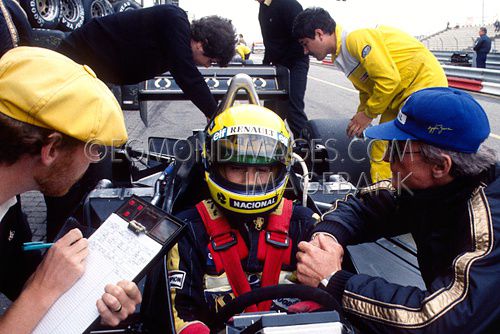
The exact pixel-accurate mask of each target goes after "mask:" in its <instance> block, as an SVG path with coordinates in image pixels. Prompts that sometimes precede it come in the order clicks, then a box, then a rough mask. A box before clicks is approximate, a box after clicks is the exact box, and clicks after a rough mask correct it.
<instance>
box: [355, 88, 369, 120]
mask: <svg viewBox="0 0 500 334" xmlns="http://www.w3.org/2000/svg"><path fill="white" fill-rule="evenodd" d="M369 97H370V96H369V95H368V93H367V92H364V91H361V90H360V91H359V106H358V112H364V113H366V102H367V101H368V98H369ZM368 116H369V115H368ZM370 117H371V116H370Z"/></svg>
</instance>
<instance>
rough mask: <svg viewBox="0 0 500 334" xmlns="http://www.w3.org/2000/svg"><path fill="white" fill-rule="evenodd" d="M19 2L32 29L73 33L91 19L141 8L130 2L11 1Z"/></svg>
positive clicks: (108, 0) (84, 0) (85, 0)
mask: <svg viewBox="0 0 500 334" xmlns="http://www.w3.org/2000/svg"><path fill="white" fill-rule="evenodd" d="M10 1H18V2H19V4H20V5H21V7H22V8H23V9H24V11H25V12H26V16H27V18H28V21H29V23H30V25H31V27H32V28H35V29H50V30H60V31H64V32H68V31H73V30H75V29H78V28H80V27H81V26H82V25H83V24H85V23H86V22H88V21H90V20H91V19H93V18H94V17H102V16H106V15H109V14H113V13H118V12H123V11H126V10H131V9H137V8H141V6H140V5H139V4H138V3H136V2H135V1H133V0H111V1H110V0H10Z"/></svg>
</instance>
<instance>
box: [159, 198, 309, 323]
mask: <svg viewBox="0 0 500 334" xmlns="http://www.w3.org/2000/svg"><path fill="white" fill-rule="evenodd" d="M233 215H234V216H233V217H232V216H231V215H229V214H227V213H226V214H225V216H226V218H227V220H228V222H229V223H230V224H234V226H235V227H236V228H238V229H239V231H240V233H241V236H242V237H243V239H244V240H245V241H246V244H247V247H248V252H249V255H248V257H247V258H246V259H244V260H243V261H242V266H243V270H244V271H245V272H246V274H247V278H248V281H249V283H250V286H251V287H252V288H256V287H259V286H260V275H261V273H262V270H263V263H261V262H259V261H258V260H257V249H258V242H259V235H260V233H261V232H260V230H261V229H262V228H265V224H266V223H267V217H265V220H262V219H259V218H258V217H256V216H250V215H242V214H240V215H236V214H233ZM312 215H313V212H312V211H311V210H310V209H308V208H304V207H301V206H294V207H293V213H292V217H291V219H290V227H289V237H290V238H291V244H292V251H291V256H290V263H289V265H286V264H284V265H283V266H282V270H281V273H280V283H281V284H283V283H293V282H294V281H295V275H294V273H293V272H294V271H295V270H296V267H297V261H296V258H295V254H296V253H297V245H298V243H299V242H301V241H304V240H308V239H307V237H308V236H309V235H310V233H311V230H312V227H313V225H314V223H315V222H316V220H315V219H314V218H313V217H312ZM177 217H178V218H179V219H182V220H184V221H185V222H186V223H187V226H186V227H187V230H188V232H187V233H186V235H185V236H184V237H182V238H181V239H180V240H179V242H178V243H177V244H176V245H175V246H174V248H172V250H171V251H170V252H169V255H168V262H167V267H168V270H169V280H170V288H171V296H172V303H173V313H174V321H175V328H176V331H177V332H179V331H181V330H182V329H183V328H185V327H186V326H187V325H189V324H190V323H192V322H193V321H197V320H198V321H202V322H204V323H206V324H210V322H211V321H212V320H213V317H214V315H215V313H216V312H217V310H218V309H219V308H221V307H222V306H224V305H225V304H226V303H227V302H228V301H230V300H231V299H232V298H234V295H233V294H232V290H231V287H230V286H229V283H228V280H227V276H226V274H225V273H217V271H216V269H215V263H214V261H213V260H212V256H211V254H210V252H209V250H208V243H209V236H208V234H207V232H206V230H205V226H204V224H203V221H202V219H201V217H200V215H199V213H198V211H197V210H196V209H195V208H193V209H189V210H186V211H183V212H181V213H179V214H178V215H177ZM260 218H262V217H260ZM297 301H298V300H296V299H293V300H292V299H280V300H275V301H274V304H273V309H281V310H284V309H286V308H287V307H288V306H289V304H291V303H294V302H297Z"/></svg>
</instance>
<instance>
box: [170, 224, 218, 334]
mask: <svg viewBox="0 0 500 334" xmlns="http://www.w3.org/2000/svg"><path fill="white" fill-rule="evenodd" d="M179 217H180V218H181V219H182V218H183V217H182V216H179ZM197 223H199V224H201V225H203V222H201V221H197ZM187 228H188V233H186V234H185V235H184V236H183V237H182V238H181V239H180V240H179V242H178V243H177V244H176V245H175V246H174V247H173V248H172V250H171V251H170V252H169V254H168V260H167V268H168V272H169V279H170V292H171V299H172V305H173V306H172V310H173V315H174V321H175V329H176V331H177V333H182V334H194V333H200V334H203V333H209V332H210V331H209V329H208V327H207V326H206V325H205V324H204V321H207V320H208V319H205V318H206V312H207V310H208V305H207V304H206V302H205V297H204V295H203V286H204V282H203V276H204V262H203V255H202V253H201V251H200V250H199V249H198V247H197V246H195V243H194V240H195V239H194V235H195V234H194V231H193V230H192V226H190V225H188V226H187Z"/></svg>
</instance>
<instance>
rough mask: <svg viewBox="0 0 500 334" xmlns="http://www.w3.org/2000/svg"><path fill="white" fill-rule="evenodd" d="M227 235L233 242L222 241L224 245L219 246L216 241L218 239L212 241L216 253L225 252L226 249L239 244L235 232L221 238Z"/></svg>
mask: <svg viewBox="0 0 500 334" xmlns="http://www.w3.org/2000/svg"><path fill="white" fill-rule="evenodd" d="M226 235H229V236H230V237H231V240H229V241H225V240H222V243H219V244H217V243H216V242H215V239H216V238H217V237H215V238H213V239H212V240H210V242H211V244H212V248H213V250H214V251H216V252H219V251H223V250H225V249H228V248H229V247H232V246H234V245H236V243H237V242H238V239H237V238H236V234H234V232H229V233H225V234H222V235H220V236H219V237H225V236H226Z"/></svg>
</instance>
